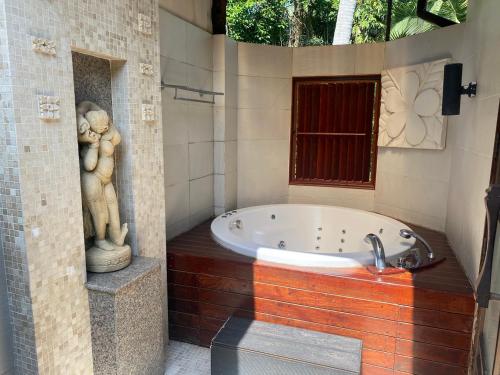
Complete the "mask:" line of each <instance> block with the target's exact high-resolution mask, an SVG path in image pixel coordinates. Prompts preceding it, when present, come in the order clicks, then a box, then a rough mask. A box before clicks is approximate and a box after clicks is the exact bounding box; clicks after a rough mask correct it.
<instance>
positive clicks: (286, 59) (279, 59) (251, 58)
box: [238, 43, 293, 78]
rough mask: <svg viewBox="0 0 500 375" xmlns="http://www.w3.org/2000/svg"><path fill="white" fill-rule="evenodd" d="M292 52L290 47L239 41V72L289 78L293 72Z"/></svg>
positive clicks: (247, 74) (248, 74)
mask: <svg viewBox="0 0 500 375" xmlns="http://www.w3.org/2000/svg"><path fill="white" fill-rule="evenodd" d="M292 52H293V49H292V48H289V47H276V46H267V45H262V44H252V43H238V62H239V63H238V74H239V75H244V76H257V77H271V78H289V77H290V76H291V74H292Z"/></svg>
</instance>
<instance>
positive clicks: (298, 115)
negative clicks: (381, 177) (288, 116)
mask: <svg viewBox="0 0 500 375" xmlns="http://www.w3.org/2000/svg"><path fill="white" fill-rule="evenodd" d="M292 110H293V113H292V134H291V152H290V184H292V185H334V186H346V187H355V188H366V189H373V188H375V168H376V157H377V134H378V117H379V110H380V76H353V77H328V78H324V77H321V78H316V77H315V78H294V80H293V108H292Z"/></svg>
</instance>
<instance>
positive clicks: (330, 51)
mask: <svg viewBox="0 0 500 375" xmlns="http://www.w3.org/2000/svg"><path fill="white" fill-rule="evenodd" d="M356 49H357V48H356V46H355V45H343V46H322V47H303V48H295V49H294V50H293V69H292V75H293V76H294V77H301V76H330V75H352V74H355V73H356V69H355V66H356Z"/></svg>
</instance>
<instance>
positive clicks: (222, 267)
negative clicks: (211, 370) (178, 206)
mask: <svg viewBox="0 0 500 375" xmlns="http://www.w3.org/2000/svg"><path fill="white" fill-rule="evenodd" d="M322 126H323V125H322ZM322 129H323V128H321V129H320V130H322ZM419 232H420V233H423V234H424V236H425V237H426V238H430V241H432V242H431V246H433V247H434V248H435V249H436V250H437V252H439V254H445V255H446V256H447V257H449V261H448V260H447V261H446V262H445V263H443V264H441V265H439V266H438V267H435V268H433V269H429V270H426V271H424V272H422V273H417V274H409V273H405V274H401V275H396V276H389V277H376V276H374V275H371V274H369V273H368V272H366V270H365V269H364V268H355V269H330V270H324V269H304V268H299V267H292V266H290V267H288V266H282V265H276V264H270V263H264V262H258V261H257V262H256V261H255V260H252V259H250V258H247V257H243V256H241V255H239V254H236V253H233V252H231V251H229V250H226V249H224V248H222V247H220V246H219V245H217V244H216V243H214V241H213V240H212V238H211V234H210V228H209V225H208V224H204V225H201V226H199V227H197V228H195V229H193V230H192V231H191V232H190V233H189V236H187V235H183V236H181V237H180V238H177V239H176V240H174V241H172V242H169V244H168V285H169V316H170V324H171V327H172V328H171V329H172V331H171V333H172V334H171V337H172V338H184V339H183V340H184V341H188V342H192V343H196V344H197V345H205V346H208V345H209V344H210V340H211V338H212V337H213V335H215V333H216V332H217V330H218V329H219V328H220V327H221V326H222V324H223V322H224V321H225V320H226V319H227V318H228V317H229V316H231V315H233V314H236V315H239V316H244V317H247V318H250V319H256V320H262V321H268V322H271V323H277V324H284V325H289V326H295V327H298V328H305V329H310V330H316V331H320V332H325V333H332V334H337V335H342V336H346V337H353V338H358V339H361V340H363V344H364V351H363V371H364V372H363V373H364V374H366V373H367V374H375V375H376V374H387V373H391V374H394V375H395V374H399V375H401V374H408V373H413V372H414V373H415V374H417V375H418V374H424V373H426V371H427V373H426V374H431V373H432V374H434V373H436V374H441V373H447V372H446V371H448V373H451V374H453V373H458V374H460V373H463V371H462V370H463V368H465V367H466V365H467V363H468V352H469V349H470V341H471V331H472V326H473V314H474V308H475V306H474V299H473V295H472V292H471V290H472V289H471V287H470V285H469V284H468V281H467V279H466V277H465V275H464V273H463V271H462V269H461V267H460V265H459V264H458V262H457V261H456V259H455V258H454V255H453V252H452V251H451V249H450V248H449V246H448V245H447V243H446V239H445V237H444V236H443V235H442V234H439V233H437V232H433V231H429V230H426V229H420V230H419ZM388 371H389V372H388ZM450 371H451V372H450Z"/></svg>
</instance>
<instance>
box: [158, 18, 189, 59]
mask: <svg viewBox="0 0 500 375" xmlns="http://www.w3.org/2000/svg"><path fill="white" fill-rule="evenodd" d="M187 27H188V25H187V24H186V22H184V21H182V20H181V19H179V18H177V17H175V16H174V15H172V14H170V13H169V12H165V11H163V10H161V11H160V35H161V38H160V53H161V55H163V56H168V57H169V58H171V59H174V60H177V61H182V62H186V60H187V49H186V45H187V44H186V43H187Z"/></svg>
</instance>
